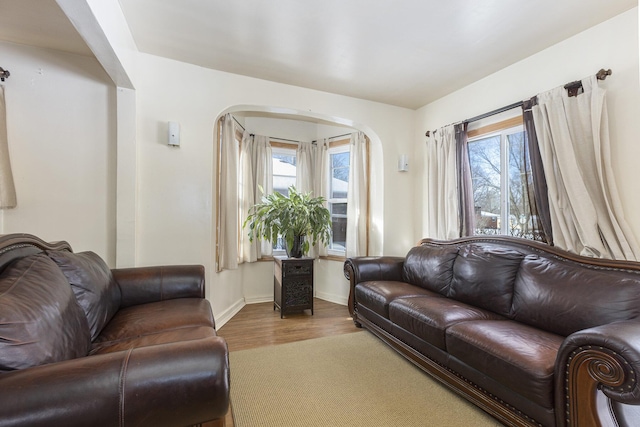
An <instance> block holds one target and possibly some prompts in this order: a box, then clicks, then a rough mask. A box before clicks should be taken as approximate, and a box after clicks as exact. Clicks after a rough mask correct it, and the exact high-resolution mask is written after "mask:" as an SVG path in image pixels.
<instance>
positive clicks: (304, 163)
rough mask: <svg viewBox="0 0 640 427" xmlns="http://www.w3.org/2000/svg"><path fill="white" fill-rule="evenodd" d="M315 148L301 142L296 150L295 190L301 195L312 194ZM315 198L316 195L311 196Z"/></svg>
mask: <svg viewBox="0 0 640 427" xmlns="http://www.w3.org/2000/svg"><path fill="white" fill-rule="evenodd" d="M315 148H316V146H314V145H313V144H311V143H308V142H301V143H300V144H298V149H297V150H296V159H297V166H296V189H297V190H298V191H299V192H301V193H309V192H313V190H314V188H313V180H314V176H315V171H314V169H315V162H314V158H315ZM313 196H314V197H316V194H314V195H313Z"/></svg>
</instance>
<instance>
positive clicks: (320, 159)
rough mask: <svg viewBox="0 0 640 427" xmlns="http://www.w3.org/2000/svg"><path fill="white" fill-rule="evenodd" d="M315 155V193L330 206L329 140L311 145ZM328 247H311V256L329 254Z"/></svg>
mask: <svg viewBox="0 0 640 427" xmlns="http://www.w3.org/2000/svg"><path fill="white" fill-rule="evenodd" d="M311 150H312V153H313V156H312V159H313V164H314V167H313V171H314V175H313V195H314V196H315V197H324V199H325V207H326V208H328V207H329V203H328V202H327V200H329V140H328V139H321V140H319V141H317V142H316V145H315V146H312V147H311ZM328 253H329V252H328V248H327V246H326V245H324V244H321V243H320V244H316V245H315V246H313V247H311V248H310V249H309V256H310V257H312V258H317V257H318V256H327V255H328Z"/></svg>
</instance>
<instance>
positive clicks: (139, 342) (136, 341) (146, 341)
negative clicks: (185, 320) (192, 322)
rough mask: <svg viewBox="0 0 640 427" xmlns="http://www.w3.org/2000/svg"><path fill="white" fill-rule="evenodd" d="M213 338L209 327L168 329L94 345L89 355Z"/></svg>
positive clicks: (214, 332)
mask: <svg viewBox="0 0 640 427" xmlns="http://www.w3.org/2000/svg"><path fill="white" fill-rule="evenodd" d="M214 336H216V331H215V329H213V328H211V327H210V326H187V327H183V328H179V329H170V330H166V331H159V332H157V333H150V334H146V335H141V336H135V337H132V338H125V339H121V340H117V341H108V342H99V343H95V344H94V345H93V348H92V349H91V353H90V354H91V355H94V354H106V353H113V352H116V351H124V350H131V349H136V348H140V347H149V346H153V345H162V344H169V343H174V342H179V341H192V340H199V339H203V338H207V337H214Z"/></svg>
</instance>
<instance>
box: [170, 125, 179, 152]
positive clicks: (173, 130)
mask: <svg viewBox="0 0 640 427" xmlns="http://www.w3.org/2000/svg"><path fill="white" fill-rule="evenodd" d="M168 144H169V145H173V146H175V147H179V146H180V123H177V122H169V142H168Z"/></svg>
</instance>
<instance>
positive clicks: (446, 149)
mask: <svg viewBox="0 0 640 427" xmlns="http://www.w3.org/2000/svg"><path fill="white" fill-rule="evenodd" d="M425 169H426V171H425V172H426V173H425V176H426V178H427V182H426V185H425V187H426V199H427V209H426V212H427V213H426V218H425V220H426V229H427V236H428V237H431V238H434V239H443V240H448V239H454V238H457V237H460V221H459V219H460V218H459V203H458V200H459V198H458V179H457V171H456V169H457V162H456V135H455V128H454V125H449V126H445V127H443V128H440V129H438V130H437V131H435V132H434V133H433V135H432V136H430V137H427V158H426V162H425Z"/></svg>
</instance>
